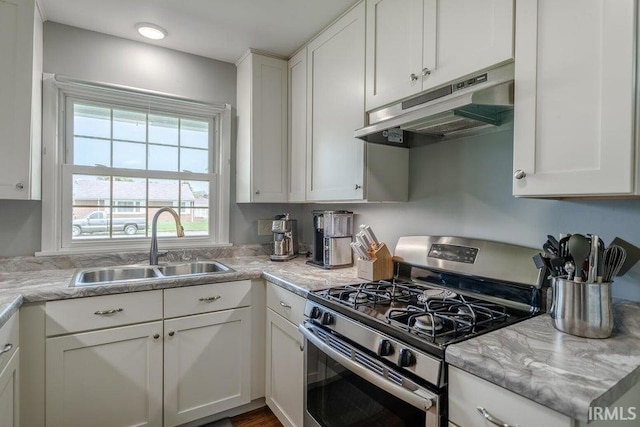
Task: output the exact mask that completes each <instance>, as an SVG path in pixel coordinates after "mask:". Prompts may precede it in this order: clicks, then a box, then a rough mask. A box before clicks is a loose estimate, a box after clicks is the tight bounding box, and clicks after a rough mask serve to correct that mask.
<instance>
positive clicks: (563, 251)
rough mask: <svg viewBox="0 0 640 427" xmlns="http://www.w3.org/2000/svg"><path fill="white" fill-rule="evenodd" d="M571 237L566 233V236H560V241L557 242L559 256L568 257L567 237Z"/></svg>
mask: <svg viewBox="0 0 640 427" xmlns="http://www.w3.org/2000/svg"><path fill="white" fill-rule="evenodd" d="M570 237H571V234H567V235H566V236H564V237H562V238H561V239H560V241H559V242H558V255H559V256H561V257H568V256H569V249H568V247H567V246H568V242H569V238H570Z"/></svg>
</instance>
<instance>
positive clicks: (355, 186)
mask: <svg viewBox="0 0 640 427" xmlns="http://www.w3.org/2000/svg"><path fill="white" fill-rule="evenodd" d="M361 188H362V185H358V184H356V185H354V186H353V189H354V190H359V189H361Z"/></svg>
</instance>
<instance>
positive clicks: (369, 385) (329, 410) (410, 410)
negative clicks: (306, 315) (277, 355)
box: [299, 322, 444, 427]
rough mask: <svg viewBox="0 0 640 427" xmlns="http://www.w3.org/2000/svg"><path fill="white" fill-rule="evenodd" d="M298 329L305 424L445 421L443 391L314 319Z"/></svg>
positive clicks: (435, 426) (342, 426)
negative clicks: (302, 342) (425, 384)
mask: <svg viewBox="0 0 640 427" xmlns="http://www.w3.org/2000/svg"><path fill="white" fill-rule="evenodd" d="M299 329H300V332H302V334H303V335H304V337H305V345H304V351H305V369H304V374H305V378H304V393H305V395H304V406H305V414H304V425H305V427H315V426H323V427H346V426H367V427H370V426H381V427H382V426H384V427H387V426H421V425H422V426H427V427H439V426H441V425H444V424H442V423H443V419H444V417H443V416H442V413H441V411H440V404H441V396H440V395H438V394H436V393H434V392H432V391H431V390H428V389H426V388H424V387H422V386H420V385H418V384H416V383H415V382H414V381H412V380H411V379H409V378H407V377H406V376H405V375H403V374H402V373H400V372H399V371H396V370H393V369H390V368H389V367H388V366H386V365H385V364H384V363H382V362H381V361H379V360H377V359H375V358H374V357H371V356H370V355H368V354H365V353H364V352H362V351H361V350H359V349H357V348H356V347H354V346H353V345H352V344H350V343H347V342H346V341H344V340H342V339H340V338H338V337H336V336H335V335H334V334H331V333H328V332H326V331H325V330H323V329H322V328H320V327H318V326H317V325H314V324H313V323H311V322H304V323H303V324H302V325H300V328H299Z"/></svg>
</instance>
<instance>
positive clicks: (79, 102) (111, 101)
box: [42, 76, 230, 253]
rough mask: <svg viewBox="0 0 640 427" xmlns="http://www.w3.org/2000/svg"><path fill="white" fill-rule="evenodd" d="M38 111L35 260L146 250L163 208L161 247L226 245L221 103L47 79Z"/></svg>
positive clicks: (226, 114) (226, 128)
mask: <svg viewBox="0 0 640 427" xmlns="http://www.w3.org/2000/svg"><path fill="white" fill-rule="evenodd" d="M44 103H45V109H47V107H51V108H49V109H50V110H52V111H55V114H51V117H47V116H46V115H45V117H44V118H43V119H44V120H43V126H44V128H43V139H44V146H45V152H44V156H43V163H44V164H43V175H44V177H45V178H44V179H43V239H42V252H43V253H47V252H57V253H59V252H75V251H86V250H89V251H91V250H96V251H98V250H110V249H111V250H112V249H114V248H118V249H119V250H121V249H132V250H135V249H142V248H145V249H146V248H148V245H149V238H150V236H151V224H152V219H153V217H154V215H155V213H156V212H157V211H158V209H159V208H161V207H163V206H170V207H173V209H174V210H175V211H176V212H177V213H178V214H179V216H180V219H181V222H182V225H183V227H184V229H185V237H184V238H181V239H177V237H176V230H175V223H174V220H173V217H172V216H171V215H168V214H162V215H160V216H159V217H158V222H157V231H158V236H160V237H161V238H163V243H162V245H163V246H164V247H172V246H173V247H186V246H203V245H216V244H228V210H229V170H228V169H229V159H228V156H229V145H230V137H229V134H230V107H229V106H228V105H226V104H216V105H212V104H203V103H198V102H194V101H187V100H183V99H178V98H176V97H173V96H163V95H158V94H155V93H153V94H152V93H147V92H141V91H136V90H131V89H123V88H117V87H111V86H105V85H93V84H87V83H84V82H77V81H73V80H70V79H62V78H56V77H53V76H50V77H48V78H46V79H45V85H44ZM54 135H57V137H55V136H54ZM47 153H49V155H48V156H47ZM54 154H55V155H54ZM47 157H48V158H47ZM47 187H48V188H47Z"/></svg>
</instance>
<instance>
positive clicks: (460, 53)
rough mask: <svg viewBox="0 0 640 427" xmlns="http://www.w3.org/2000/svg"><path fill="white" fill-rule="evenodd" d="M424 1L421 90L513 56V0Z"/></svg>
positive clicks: (510, 59)
mask: <svg viewBox="0 0 640 427" xmlns="http://www.w3.org/2000/svg"><path fill="white" fill-rule="evenodd" d="M424 1H425V11H424V27H425V28H424V53H423V55H424V64H423V67H424V68H425V69H429V70H430V71H431V74H430V75H426V76H421V79H422V88H423V89H424V90H427V89H430V88H433V87H435V86H438V85H441V84H443V83H447V82H450V81H451V80H454V79H459V78H461V77H464V76H466V75H468V74H471V73H474V72H477V71H480V70H483V69H487V68H490V67H492V66H495V65H498V64H504V63H507V62H509V61H512V60H513V57H514V48H513V47H514V34H513V31H514V28H513V19H514V15H513V14H514V1H513V0H424Z"/></svg>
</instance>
